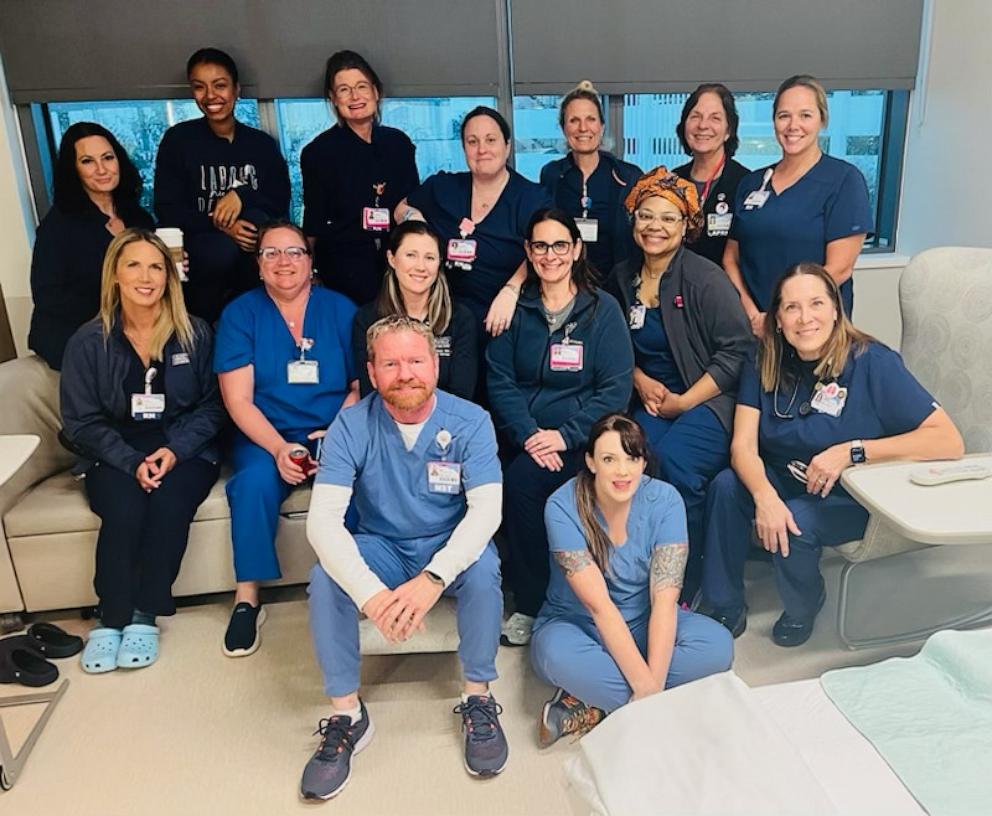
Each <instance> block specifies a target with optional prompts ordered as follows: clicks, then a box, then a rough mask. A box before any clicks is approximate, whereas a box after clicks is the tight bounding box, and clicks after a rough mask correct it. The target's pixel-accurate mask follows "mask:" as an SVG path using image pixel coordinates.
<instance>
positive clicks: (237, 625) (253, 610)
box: [224, 601, 265, 657]
mask: <svg viewBox="0 0 992 816" xmlns="http://www.w3.org/2000/svg"><path fill="white" fill-rule="evenodd" d="M263 623H265V608H264V607H263V606H262V605H261V604H259V605H258V606H252V605H251V604H250V603H248V602H247V601H242V602H241V603H239V604H235V606H234V609H233V611H232V612H231V620H230V621H229V622H228V624H227V632H225V633H224V654H226V655H227V656H228V657H248V655H250V654H255V652H257V651H258V647H259V646H261V645H262V638H261V636H260V635H259V633H258V630H259V629H261V628H262V624H263Z"/></svg>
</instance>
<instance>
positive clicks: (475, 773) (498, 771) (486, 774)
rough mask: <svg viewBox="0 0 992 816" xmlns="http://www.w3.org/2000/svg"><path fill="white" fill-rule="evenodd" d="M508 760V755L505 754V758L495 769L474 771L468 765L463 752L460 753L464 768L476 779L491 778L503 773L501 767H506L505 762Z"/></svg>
mask: <svg viewBox="0 0 992 816" xmlns="http://www.w3.org/2000/svg"><path fill="white" fill-rule="evenodd" d="M509 761H510V757H509V755H507V757H506V760H505V761H504V762H503V764H502V765H500V766H499V767H498V768H497V769H496V770H493V771H476V770H474V769H473V768H470V767H469V764H468V760H467V759H465V756H464V754H463V755H462V764H463V765H464V766H465V770H466V771H468V773H469V776H473V777H475V778H476V779H491V778H492V777H494V776H499V775H500V774H501V773H503V769H504V768H506V764H507V762H509Z"/></svg>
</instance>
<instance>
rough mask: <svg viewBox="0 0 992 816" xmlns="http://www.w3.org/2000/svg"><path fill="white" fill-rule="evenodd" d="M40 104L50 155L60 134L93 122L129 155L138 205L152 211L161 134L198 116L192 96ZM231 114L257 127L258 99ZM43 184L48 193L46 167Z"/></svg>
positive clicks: (49, 184)
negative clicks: (138, 181) (139, 182)
mask: <svg viewBox="0 0 992 816" xmlns="http://www.w3.org/2000/svg"><path fill="white" fill-rule="evenodd" d="M36 107H44V108H45V109H46V111H45V112H46V113H47V119H48V122H47V125H48V127H49V128H50V132H51V147H52V158H53V160H54V157H55V154H56V152H57V151H58V146H59V142H61V141H62V134H63V133H65V132H66V130H68V129H69V127H70V125H74V124H75V123H76V122H96V123H97V124H100V125H103V126H104V127H105V128H107V130H109V131H110V132H111V133H113V134H114V136H116V137H117V140H118V141H119V142H120V143H121V145H122V146H123V147H124V149H125V150H126V151H127V154H128V155H129V156H130V157H131V161H133V162H134V164H135V166H136V167H137V168H138V171H139V172H140V173H141V178H142V179H143V180H144V182H145V187H144V190H143V192H142V195H141V206H142V207H144V208H145V209H146V210H148V211H149V212H151V211H152V183H153V182H154V179H155V155H156V153H158V144H159V142H160V141H162V134H164V133H165V131H166V130H168V129H169V128H170V127H172V126H173V125H174V124H176V123H178V122H185V121H187V120H188V119H196V118H197V117H199V116H201V114H200V111H199V109H198V108H197V107H196V103H195V102H194V101H193V100H192V99H153V100H121V101H106V102H50V103H49V104H47V105H45V106H36ZM234 110H235V115H236V116H237V118H238V119H239V120H240V121H242V122H244V123H245V124H248V125H251V126H252V127H259V116H258V102H257V101H256V100H254V99H239V100H238V104H237V106H236V107H235V109H234ZM46 170H48V172H47V173H46V178H45V183H46V186H47V187H48V195H49V198H51V194H52V178H51V171H50V169H49V168H46Z"/></svg>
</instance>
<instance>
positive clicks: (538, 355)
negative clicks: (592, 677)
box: [486, 209, 634, 646]
mask: <svg viewBox="0 0 992 816" xmlns="http://www.w3.org/2000/svg"><path fill="white" fill-rule="evenodd" d="M526 235H527V241H526V245H525V246H526V251H527V268H528V280H527V283H526V284H525V286H524V289H523V291H522V292H521V293H520V302H519V304H518V306H517V314H516V316H515V318H514V320H513V323H512V324H511V325H510V328H509V329H508V330H507V331H506V332H505V333H503V334H501V335H500V336H499V337H497V338H495V339H494V340H493V341H492V342H491V343H490V344H489V348H488V349H487V351H486V361H487V364H488V386H489V403H490V406H491V412H492V415H493V422H494V424H495V425H496V429H497V431H498V432H499V433H500V436H501V437H502V442H503V445H504V453H505V459H504V461H505V462H506V464H505V466H504V469H503V485H504V500H503V524H504V531H505V532H506V540H507V547H508V548H509V558H508V562H507V563H506V565H505V566H506V575H507V582H508V584H509V585H510V587H511V588H512V590H513V595H514V599H515V601H516V612H515V613H514V614H513V615H512V616H511V617H510V619H509V620H508V621H507V622H506V623H505V624H504V627H503V634H502V640H503V643H504V644H506V645H512V646H523V645H526V644H527V643H528V641H529V640H530V630H531V626H532V625H533V623H534V618H535V616H536V615H537V612H538V610H539V609H540V608H541V604H542V603H543V602H544V593H545V590H546V589H547V586H548V575H549V564H548V536H547V531H546V529H545V526H544V504H545V502H546V501H547V499H548V496H550V495H551V494H552V493H553V492H554V491H555V490H557V489H558V488H559V487H561V486H562V485H563V484H564V483H565V482H566V481H568V480H569V479H570V478H571V477H572V476H574V475H575V471H576V468H577V467H578V464H579V462H580V461H581V457H582V450H583V449H584V447H585V442H586V437H587V436H588V435H589V429H590V428H591V427H592V424H593V423H594V422H595V421H596V420H597V419H599V417H601V416H603V414H606V413H610V412H611V411H623V410H624V409H625V408H626V407H627V403H628V401H629V400H630V388H631V372H632V370H633V367H634V355H633V352H632V350H631V347H630V340H629V335H628V334H627V331H626V328H625V327H624V319H623V313H622V312H621V311H620V307H619V306H618V305H617V302H616V300H614V299H613V297H612V296H611V295H609V294H607V293H606V292H604V291H602V290H601V289H597V288H596V285H595V279H594V277H593V274H592V272H591V269H590V267H589V264H588V262H587V261H586V256H585V245H584V244H583V243H582V238H581V237H580V235H579V228H578V226H576V224H575V221H574V220H573V219H572V216H570V215H569V214H568V213H566V212H564V211H563V210H557V209H541V210H538V211H537V212H536V213H534V216H533V218H531V221H530V224H529V225H528V227H527V231H526Z"/></svg>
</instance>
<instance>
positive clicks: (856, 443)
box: [851, 439, 868, 465]
mask: <svg viewBox="0 0 992 816" xmlns="http://www.w3.org/2000/svg"><path fill="white" fill-rule="evenodd" d="M867 461H868V457H867V456H865V443H864V442H863V441H862V440H860V439H854V440H852V442H851V463H852V464H855V465H861V464H864V463H865V462H867Z"/></svg>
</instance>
